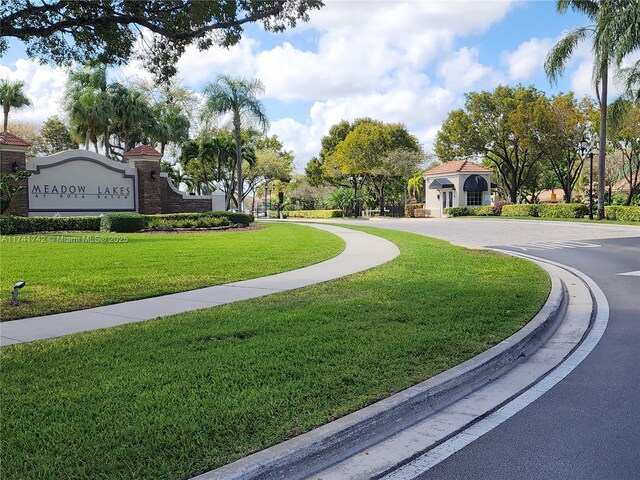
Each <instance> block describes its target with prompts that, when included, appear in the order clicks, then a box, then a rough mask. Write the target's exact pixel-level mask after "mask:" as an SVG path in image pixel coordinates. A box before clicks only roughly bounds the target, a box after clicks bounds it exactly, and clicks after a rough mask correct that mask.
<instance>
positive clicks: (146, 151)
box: [124, 145, 162, 157]
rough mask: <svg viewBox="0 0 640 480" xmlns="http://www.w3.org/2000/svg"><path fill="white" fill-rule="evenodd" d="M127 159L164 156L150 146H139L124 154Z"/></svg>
mask: <svg viewBox="0 0 640 480" xmlns="http://www.w3.org/2000/svg"><path fill="white" fill-rule="evenodd" d="M124 156H125V157H161V156H162V154H161V153H160V152H159V151H157V150H156V149H155V148H153V147H152V146H150V145H138V146H137V147H135V148H132V149H131V150H129V151H128V152H127V153H125V154H124Z"/></svg>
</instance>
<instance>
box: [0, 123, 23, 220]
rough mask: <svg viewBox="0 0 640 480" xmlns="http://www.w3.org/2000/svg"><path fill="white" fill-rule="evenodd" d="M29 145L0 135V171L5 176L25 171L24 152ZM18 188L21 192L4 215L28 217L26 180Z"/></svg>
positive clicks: (10, 135) (18, 139) (3, 134)
mask: <svg viewBox="0 0 640 480" xmlns="http://www.w3.org/2000/svg"><path fill="white" fill-rule="evenodd" d="M27 148H29V143H27V142H25V141H24V140H22V139H21V138H19V137H17V136H15V135H13V134H12V133H9V132H2V133H0V171H1V172H2V173H5V174H12V173H15V172H17V171H21V170H26V168H27V158H26V153H25V152H26V150H27ZM18 186H20V187H22V190H21V191H20V192H19V193H18V194H17V195H16V196H15V197H14V199H13V201H12V202H11V205H9V208H8V209H7V210H6V211H5V212H4V214H5V215H21V216H25V217H26V216H27V215H29V192H28V190H27V189H28V180H27V179H26V178H25V179H24V180H20V181H19V182H18Z"/></svg>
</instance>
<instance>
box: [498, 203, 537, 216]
mask: <svg viewBox="0 0 640 480" xmlns="http://www.w3.org/2000/svg"><path fill="white" fill-rule="evenodd" d="M502 216H503V217H537V216H538V205H530V204H518V205H504V206H503V207H502Z"/></svg>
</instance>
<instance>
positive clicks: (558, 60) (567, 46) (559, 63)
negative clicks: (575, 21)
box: [544, 27, 591, 84]
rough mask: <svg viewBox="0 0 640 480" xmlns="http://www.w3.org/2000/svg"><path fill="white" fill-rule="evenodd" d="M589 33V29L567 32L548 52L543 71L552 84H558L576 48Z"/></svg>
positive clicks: (583, 28) (582, 28)
mask: <svg viewBox="0 0 640 480" xmlns="http://www.w3.org/2000/svg"><path fill="white" fill-rule="evenodd" d="M590 31H591V28H590V27H581V28H576V29H575V30H572V31H571V32H568V33H567V34H566V35H565V36H564V37H562V38H561V39H560V41H558V43H556V44H555V45H554V46H553V47H552V48H551V50H549V53H548V54H547V58H546V59H545V61H544V71H545V73H546V74H547V78H549V81H550V82H551V83H552V84H556V83H557V82H558V80H559V79H560V77H561V76H562V74H563V73H564V69H565V66H566V64H567V63H568V62H569V59H570V58H571V56H572V55H573V53H574V52H575V49H576V47H577V46H578V44H579V43H580V42H581V41H582V40H584V39H585V38H587V36H588V35H589V33H590Z"/></svg>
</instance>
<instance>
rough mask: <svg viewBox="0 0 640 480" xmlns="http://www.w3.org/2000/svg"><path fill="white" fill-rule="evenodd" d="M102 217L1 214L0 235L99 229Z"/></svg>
mask: <svg viewBox="0 0 640 480" xmlns="http://www.w3.org/2000/svg"><path fill="white" fill-rule="evenodd" d="M101 218H102V217H17V216H12V215H1V216H0V235H15V234H22V233H34V232H62V231H70V230H89V231H95V232H97V231H99V230H100V220H101Z"/></svg>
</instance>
